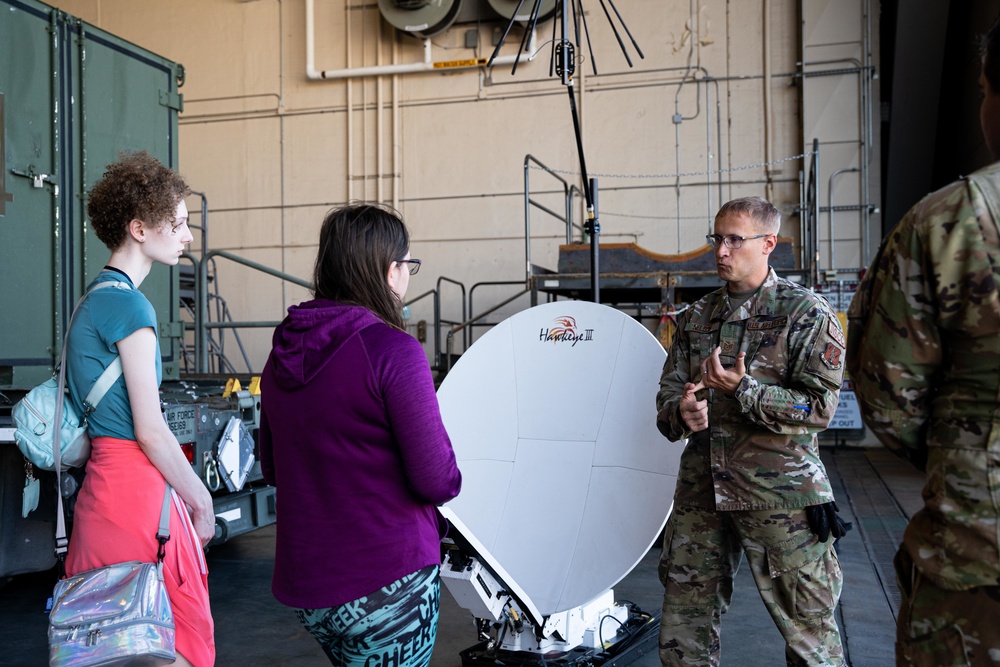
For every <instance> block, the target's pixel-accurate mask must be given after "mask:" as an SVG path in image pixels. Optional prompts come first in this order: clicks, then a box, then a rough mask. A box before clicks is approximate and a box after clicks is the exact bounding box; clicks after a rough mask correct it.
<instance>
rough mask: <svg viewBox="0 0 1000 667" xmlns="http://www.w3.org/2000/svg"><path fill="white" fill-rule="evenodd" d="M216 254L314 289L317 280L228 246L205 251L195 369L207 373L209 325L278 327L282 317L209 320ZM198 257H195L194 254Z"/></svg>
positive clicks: (201, 265) (197, 266) (197, 313)
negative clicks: (211, 264)
mask: <svg viewBox="0 0 1000 667" xmlns="http://www.w3.org/2000/svg"><path fill="white" fill-rule="evenodd" d="M213 257H222V258H224V259H228V260H230V261H231V262H236V263H237V264H242V265H243V266H246V267H249V268H251V269H254V270H255V271H260V272H261V273H266V274H268V275H270V276H274V277H276V278H280V279H282V280H284V281H285V282H290V283H294V284H296V285H299V286H301V287H305V288H307V289H310V290H311V289H313V284H312V283H311V282H309V281H308V280H303V279H301V278H297V277H295V276H293V275H291V274H289V273H285V272H284V271H279V270H277V269H272V268H271V267H270V266H265V265H264V264H260V263H258V262H254V261H253V260H249V259H246V258H245V257H240V256H239V255H236V254H234V253H231V252H229V251H227V250H212V251H209V252H205V253H204V254H203V256H202V258H201V261H200V262H197V261H195V269H196V271H197V289H196V290H195V304H196V306H197V307H196V308H195V323H194V324H195V340H194V344H195V372H196V373H206V372H207V371H208V330H209V329H224V328H228V329H240V328H266V327H270V328H274V327H276V326H278V325H279V324H280V323H281V322H280V320H279V321H247V322H209V321H208V298H207V292H208V264H209V261H208V260H210V259H212V258H213ZM191 259H192V260H194V258H193V257H192V258H191Z"/></svg>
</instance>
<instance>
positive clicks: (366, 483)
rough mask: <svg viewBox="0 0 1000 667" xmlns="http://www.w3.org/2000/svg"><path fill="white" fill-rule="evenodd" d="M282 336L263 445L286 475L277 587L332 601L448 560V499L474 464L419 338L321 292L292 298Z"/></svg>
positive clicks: (291, 595)
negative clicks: (462, 452) (461, 463)
mask: <svg viewBox="0 0 1000 667" xmlns="http://www.w3.org/2000/svg"><path fill="white" fill-rule="evenodd" d="M272 345H273V349H272V350H271V355H270V357H269V358H268V360H267V365H266V366H265V367H264V372H263V374H262V376H261V394H260V398H261V417H260V457H261V470H262V472H263V474H264V479H265V480H266V481H267V482H268V483H270V484H273V485H275V486H276V487H277V489H278V490H277V510H278V519H277V524H278V525H277V546H276V554H275V561H274V579H273V581H272V586H271V590H272V591H273V593H274V597H275V598H277V599H278V601H279V602H281V603H283V604H286V605H289V606H291V607H303V608H307V609H318V608H326V607H333V606H336V605H340V604H343V603H345V602H350V601H351V600H355V599H357V598H359V597H362V596H364V595H367V594H369V593H372V592H374V591H376V590H378V589H379V588H381V587H382V586H385V585H386V584H389V583H392V582H393V581H395V580H397V579H399V578H400V577H402V576H404V575H406V574H409V573H411V572H414V571H416V570H419V569H421V568H423V567H426V566H428V565H436V564H438V563H440V560H441V553H440V538H441V536H442V534H443V530H442V526H443V523H444V522H443V520H442V519H441V518H440V515H439V514H438V512H437V509H436V505H440V504H442V503H444V502H447V501H448V500H451V499H452V498H454V497H455V496H457V495H458V492H459V489H461V486H462V475H461V473H460V472H459V470H458V467H457V466H456V464H455V453H454V451H453V450H452V448H451V441H450V440H449V439H448V434H447V433H446V432H445V429H444V425H443V424H442V423H441V413H440V411H439V409H438V403H437V396H436V395H435V393H434V382H433V380H432V378H431V373H430V368H429V367H428V365H427V358H426V356H425V355H424V351H423V348H422V347H421V345H420V343H418V342H417V341H416V339H414V338H413V337H412V336H410V335H409V334H407V333H405V332H402V331H399V330H398V329H394V328H392V327H390V326H388V325H386V324H385V323H384V322H382V320H380V319H379V318H377V317H376V316H375V315H374V314H372V313H371V312H370V311H369V310H367V309H366V308H363V307H361V306H351V305H346V304H342V303H337V302H334V301H328V300H325V299H316V300H314V301H307V302H305V303H302V304H299V305H298V306H292V307H291V308H289V309H288V317H286V318H285V320H284V321H283V322H282V323H281V324H280V325H279V326H278V328H277V329H276V330H275V332H274V337H273V340H272Z"/></svg>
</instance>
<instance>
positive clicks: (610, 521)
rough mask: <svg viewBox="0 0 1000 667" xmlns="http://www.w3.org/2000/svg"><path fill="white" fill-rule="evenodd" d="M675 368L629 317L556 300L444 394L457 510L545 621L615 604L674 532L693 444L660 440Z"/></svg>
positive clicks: (505, 326) (509, 324)
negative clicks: (669, 373)
mask: <svg viewBox="0 0 1000 667" xmlns="http://www.w3.org/2000/svg"><path fill="white" fill-rule="evenodd" d="M665 358H666V354H665V352H664V350H663V348H662V346H661V345H660V343H659V342H658V341H657V340H656V339H655V338H654V337H653V336H652V335H651V334H650V333H649V332H648V331H647V330H646V329H645V328H644V327H643V326H642V325H641V324H639V323H638V322H636V321H635V320H633V319H632V318H631V317H629V316H627V315H625V314H624V313H622V312H620V311H618V310H615V309H613V308H609V307H606V306H601V305H597V304H594V303H589V302H584V301H559V302H554V303H548V304H544V305H541V306H536V307H534V308H530V309H528V310H526V311H523V312H521V313H518V314H517V315H514V316H513V317H511V318H509V319H507V320H505V321H504V322H502V323H500V324H498V325H496V326H495V327H494V328H493V329H491V330H490V331H489V332H488V333H486V334H485V335H484V336H483V337H482V338H480V339H479V340H478V341H476V343H475V344H474V345H473V346H471V348H470V349H469V350H468V351H467V352H466V353H465V354H464V355H463V356H462V358H461V359H460V360H459V362H458V363H457V364H456V366H455V367H454V369H452V370H451V372H450V373H449V374H448V376H447V377H446V378H445V381H444V383H443V384H442V385H441V388H440V390H439V391H438V400H439V402H440V404H441V414H442V417H443V419H444V423H445V427H446V428H447V429H448V434H449V435H450V437H451V440H452V444H453V446H454V448H455V454H456V457H457V459H458V465H459V468H460V469H461V471H462V476H463V483H462V493H461V494H460V495H459V496H458V497H457V498H456V499H454V500H452V501H451V502H449V503H448V504H447V506H446V507H447V508H448V509H449V511H450V513H453V514H454V516H456V517H458V518H459V519H460V523H461V524H463V528H462V529H463V530H466V531H470V532H471V533H472V536H473V537H474V538H475V541H476V543H477V545H479V546H478V549H480V550H483V549H485V550H487V551H488V552H489V553H488V556H489V558H490V559H491V560H492V561H494V562H495V563H497V564H499V566H500V567H501V568H502V570H503V575H504V576H505V577H506V576H509V577H510V578H511V579H512V580H513V582H510V581H508V582H505V583H507V584H508V585H511V584H513V585H514V586H516V588H517V590H518V591H521V592H523V594H522V596H526V597H527V598H529V604H531V605H532V606H533V607H534V608H535V609H537V611H538V612H539V613H540V614H542V615H543V616H549V615H551V614H554V613H556V612H562V611H564V610H568V609H572V608H575V607H579V606H581V605H584V604H586V603H588V602H590V601H592V600H594V599H595V598H597V597H599V596H601V595H602V594H604V593H605V592H606V591H608V589H610V588H611V587H613V586H614V585H615V584H616V583H618V582H619V581H620V580H621V579H622V578H623V577H625V575H627V574H628V573H629V572H630V571H631V570H632V568H633V567H635V565H636V564H637V563H638V562H639V560H641V559H642V557H643V556H644V555H645V554H646V552H647V551H648V550H649V548H650V547H651V546H652V544H653V542H654V541H655V540H656V538H657V536H658V535H659V533H660V531H661V530H662V529H663V526H664V524H665V523H666V519H667V515H668V514H669V512H670V508H671V502H672V500H673V493H674V485H675V483H676V480H677V472H678V466H679V461H680V454H681V450H682V449H683V443H671V442H669V441H667V440H666V439H664V438H663V436H662V435H661V434H660V433H659V431H657V429H656V409H655V396H656V391H657V388H658V386H659V377H660V372H661V370H662V368H663V362H664V360H665Z"/></svg>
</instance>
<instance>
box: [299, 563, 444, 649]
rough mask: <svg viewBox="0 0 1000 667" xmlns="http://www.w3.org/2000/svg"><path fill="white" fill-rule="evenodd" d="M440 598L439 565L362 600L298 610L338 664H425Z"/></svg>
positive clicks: (401, 580) (308, 628) (310, 632)
mask: <svg viewBox="0 0 1000 667" xmlns="http://www.w3.org/2000/svg"><path fill="white" fill-rule="evenodd" d="M440 601H441V579H440V578H439V577H438V566H437V565H430V566H428V567H425V568H423V569H422V570H417V571H416V572H413V573H412V574H408V575H406V576H404V577H402V578H401V579H398V580H396V581H394V582H392V583H391V584H389V585H387V586H384V587H382V588H380V589H379V590H377V591H375V592H374V593H371V594H370V595H366V596H364V597H360V598H358V599H357V600H352V601H351V602H347V603H344V604H342V605H338V606H336V607H328V608H326V609H296V610H295V615H296V616H298V618H299V621H300V622H301V623H302V625H303V626H305V628H306V630H308V631H309V634H311V635H312V636H313V637H315V638H316V641H318V642H319V644H320V646H322V647H323V650H324V651H325V652H326V655H327V657H328V658H329V659H330V663H331V664H333V665H337V666H338V667H425V666H426V665H428V664H429V663H430V661H431V653H432V652H433V650H434V639H435V637H436V636H437V625H438V612H439V609H440Z"/></svg>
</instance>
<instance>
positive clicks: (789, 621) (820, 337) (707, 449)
mask: <svg viewBox="0 0 1000 667" xmlns="http://www.w3.org/2000/svg"><path fill="white" fill-rule="evenodd" d="M779 225H780V216H779V214H778V211H777V210H776V209H775V208H774V207H773V206H772V205H771V204H770V203H769V202H767V201H766V200H764V199H760V198H758V197H748V198H745V199H737V200H734V201H731V202H729V203H727V204H726V205H724V206H723V207H722V209H721V210H720V211H719V213H718V215H717V216H716V219H715V234H714V235H711V236H709V241H710V242H711V243H712V244H713V245H714V246H715V256H716V265H717V267H718V271H719V276H720V277H721V278H722V279H723V280H725V281H726V282H727V286H726V287H724V288H722V289H720V290H718V291H716V292H713V293H712V294H709V295H708V296H706V297H705V298H703V299H701V300H700V301H698V302H697V303H695V304H694V305H693V306H691V307H690V308H689V309H688V310H687V311H686V312H684V314H683V315H682V316H681V317H680V319H679V320H678V322H677V333H676V334H675V336H674V340H673V342H672V344H671V346H670V350H669V353H668V355H667V361H666V364H665V366H664V368H663V374H662V376H661V378H660V391H659V392H658V393H657V396H656V407H657V411H658V414H657V425H658V426H659V428H660V431H661V432H662V433H663V434H664V435H665V436H667V437H668V438H669V439H671V440H675V441H676V440H681V439H682V438H688V443H687V446H686V447H685V449H684V452H683V454H682V456H681V463H680V473H679V475H678V480H677V490H676V493H675V496H674V510H673V513H672V514H671V516H670V520H669V521H668V523H667V530H666V534H665V536H664V541H663V552H662V555H661V557H660V579H661V581H662V582H663V585H664V588H665V591H664V599H663V615H662V617H661V624H660V660H661V662H662V663H663V664H664V665H667V666H671V665H718V664H719V660H720V656H721V645H720V638H719V630H720V620H721V619H720V617H721V615H722V613H723V612H725V610H726V609H727V608H728V606H729V603H730V601H731V598H732V592H733V577H734V575H735V573H736V570H737V568H738V567H739V564H740V560H741V558H742V554H743V553H745V554H746V557H747V562H748V564H749V567H750V569H751V572H752V573H753V577H754V579H755V581H756V583H757V586H758V588H759V590H760V594H761V597H762V598H763V600H764V604H765V606H766V607H767V610H768V612H769V613H770V614H771V617H772V619H773V620H774V622H775V625H777V627H778V629H779V631H780V632H781V634H782V636H783V637H784V639H785V644H786V647H785V655H786V662H787V664H788V665H790V666H791V665H795V666H799V665H827V666H834V667H839V666H840V665H842V664H843V649H842V646H841V641H840V633H839V631H838V629H837V623H836V620H835V619H834V609H835V607H836V605H837V601H838V600H839V598H840V590H841V584H842V574H841V570H840V563H839V561H838V560H837V556H836V553H835V551H834V549H833V542H832V541H829V542H828V541H826V540H827V539H828V537H829V535H824V536H823V537H822V538H821V537H820V536H819V535H817V533H816V531H815V530H814V529H813V528H812V527H811V525H812V524H811V522H810V520H809V518H808V517H807V510H806V508H807V507H809V506H813V508H814V509H821V510H822V509H826V508H829V507H832V501H833V492H832V490H831V488H830V481H829V479H828V478H827V475H826V470H825V468H824V467H823V463H822V461H821V460H820V456H819V448H818V445H817V441H816V435H817V433H819V432H820V431H822V430H824V429H825V428H826V427H827V425H828V424H829V422H830V419H831V418H832V417H833V414H834V412H835V411H836V407H837V400H838V396H839V390H840V385H841V380H842V376H843V355H844V335H843V332H842V331H841V328H840V323H839V321H838V320H837V317H836V315H835V313H834V312H833V310H832V309H831V308H830V306H829V304H827V302H826V301H825V300H824V299H823V298H822V297H820V296H818V295H817V294H815V293H813V292H811V291H810V290H808V289H806V288H804V287H802V286H800V285H796V284H795V283H792V282H790V281H788V280H785V279H783V278H780V277H778V276H777V275H776V274H775V272H774V271H773V270H772V269H770V268H769V266H768V255H769V254H770V252H771V251H772V250H773V249H774V246H775V243H776V242H777V238H776V236H775V234H776V233H777V231H778V227H779ZM830 511H831V514H832V510H830Z"/></svg>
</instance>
